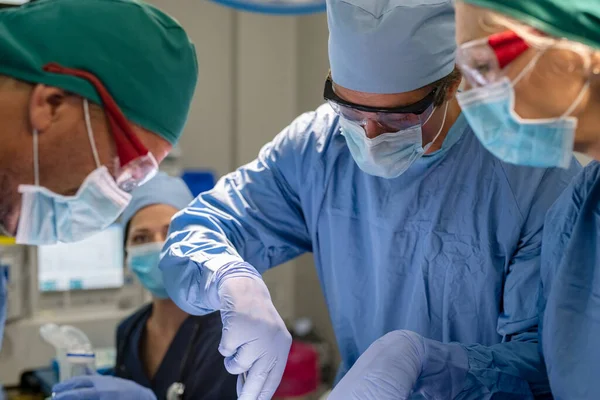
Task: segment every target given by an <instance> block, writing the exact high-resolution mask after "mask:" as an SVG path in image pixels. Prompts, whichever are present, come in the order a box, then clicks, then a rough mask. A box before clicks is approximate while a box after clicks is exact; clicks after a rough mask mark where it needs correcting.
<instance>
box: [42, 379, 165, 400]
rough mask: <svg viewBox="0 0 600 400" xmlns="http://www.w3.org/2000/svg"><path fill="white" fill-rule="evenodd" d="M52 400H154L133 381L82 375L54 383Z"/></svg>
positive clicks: (148, 392)
mask: <svg viewBox="0 0 600 400" xmlns="http://www.w3.org/2000/svg"><path fill="white" fill-rule="evenodd" d="M52 399H53V400H156V396H155V395H154V393H153V392H152V391H151V390H150V389H148V388H145V387H143V386H140V385H138V384H137V383H135V382H133V381H128V380H126V379H121V378H115V377H114V376H102V375H84V376H77V377H75V378H71V379H68V380H66V381H64V382H61V383H58V384H56V385H54V387H53V388H52Z"/></svg>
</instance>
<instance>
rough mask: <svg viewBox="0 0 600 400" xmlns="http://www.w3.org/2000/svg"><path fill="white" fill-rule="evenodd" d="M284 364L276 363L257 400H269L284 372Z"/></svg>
mask: <svg viewBox="0 0 600 400" xmlns="http://www.w3.org/2000/svg"><path fill="white" fill-rule="evenodd" d="M285 364H286V363H285V362H278V363H277V364H276V365H275V366H274V367H273V369H272V370H271V372H270V373H269V376H268V377H267V380H266V381H265V384H264V385H263V388H262V391H261V392H260V395H259V396H258V399H257V400H270V399H271V398H272V397H273V395H274V394H275V391H276V390H277V388H278V387H279V384H280V383H281V378H282V377H283V371H284V370H285Z"/></svg>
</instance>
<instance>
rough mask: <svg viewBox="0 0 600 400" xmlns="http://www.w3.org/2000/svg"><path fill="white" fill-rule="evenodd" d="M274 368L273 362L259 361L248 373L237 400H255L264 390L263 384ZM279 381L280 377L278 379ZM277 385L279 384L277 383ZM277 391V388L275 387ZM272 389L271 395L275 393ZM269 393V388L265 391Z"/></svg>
mask: <svg viewBox="0 0 600 400" xmlns="http://www.w3.org/2000/svg"><path fill="white" fill-rule="evenodd" d="M274 366H275V364H274V362H273V361H266V360H264V359H260V360H258V361H257V362H255V363H254V365H252V367H251V368H250V370H249V371H248V377H247V379H246V383H244V387H243V388H242V393H241V394H240V396H239V397H238V400H256V399H258V398H259V397H260V395H261V393H262V392H263V390H264V386H265V383H266V382H267V379H268V378H269V375H270V374H271V371H272V370H273V367H274ZM279 378H280V379H281V377H279ZM278 384H279V383H278ZM275 389H277V387H275ZM275 389H273V393H275ZM267 391H269V392H270V388H269V389H268V390H267ZM269 398H270V397H269Z"/></svg>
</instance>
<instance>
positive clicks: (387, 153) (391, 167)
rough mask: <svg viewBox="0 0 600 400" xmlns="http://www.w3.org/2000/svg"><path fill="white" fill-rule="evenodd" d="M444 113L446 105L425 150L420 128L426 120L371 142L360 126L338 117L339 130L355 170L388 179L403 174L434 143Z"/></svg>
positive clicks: (441, 127) (438, 134) (440, 131)
mask: <svg viewBox="0 0 600 400" xmlns="http://www.w3.org/2000/svg"><path fill="white" fill-rule="evenodd" d="M447 112H448V103H446V108H445V111H444V119H443V121H442V125H441V126H440V130H439V132H438V133H437V135H436V136H435V138H434V139H433V140H432V141H431V142H430V143H429V144H427V145H426V146H425V147H423V133H422V126H424V125H425V124H426V123H427V122H428V121H429V119H427V121H425V122H424V123H423V125H416V126H413V127H412V128H409V129H405V130H402V131H398V132H392V133H384V134H382V135H379V136H377V137H375V138H373V139H370V138H368V137H367V135H366V133H365V130H364V128H363V127H362V126H361V125H359V124H357V123H355V122H352V121H348V120H347V119H345V118H344V117H342V116H340V127H341V131H342V135H343V136H344V137H345V138H346V143H347V144H348V148H349V149H350V154H352V158H353V159H354V161H355V162H356V163H357V164H358V167H359V168H360V169H361V170H362V171H364V172H366V173H367V174H369V175H374V176H379V177H381V178H386V179H392V178H397V177H399V176H400V175H402V174H403V173H404V172H406V170H408V169H409V168H410V166H411V165H412V164H413V163H414V162H415V161H417V160H418V159H419V158H421V157H422V156H423V154H425V152H427V150H428V149H429V148H430V147H431V145H432V144H433V143H434V142H435V141H436V140H437V138H438V137H439V136H440V134H441V133H442V129H443V127H444V123H445V122H446V113H447ZM431 115H433V113H431ZM430 118H431V116H430Z"/></svg>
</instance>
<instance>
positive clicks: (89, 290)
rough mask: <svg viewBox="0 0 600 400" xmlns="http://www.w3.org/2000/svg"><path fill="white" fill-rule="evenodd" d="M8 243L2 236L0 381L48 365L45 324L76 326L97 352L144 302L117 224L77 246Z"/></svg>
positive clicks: (50, 351)
mask: <svg viewBox="0 0 600 400" xmlns="http://www.w3.org/2000/svg"><path fill="white" fill-rule="evenodd" d="M2 243H4V244H2ZM13 243H14V240H12V241H11V240H10V239H6V240H4V242H2V241H0V264H2V265H5V266H7V267H8V275H9V282H8V324H7V326H6V330H5V337H4V345H3V348H2V351H1V352H0V382H2V383H3V384H4V385H9V386H10V385H17V384H18V383H19V380H20V376H21V374H22V373H23V372H25V371H28V370H34V369H37V368H40V367H44V366H48V365H49V364H50V360H51V359H53V358H55V357H56V351H55V350H54V347H51V346H48V345H47V344H46V343H45V342H44V340H43V339H42V338H41V337H40V328H41V327H42V326H43V325H45V324H47V323H49V322H52V323H55V324H57V325H71V326H73V327H76V328H78V329H80V330H81V331H82V332H84V333H85V334H86V335H87V336H88V337H89V341H90V343H92V344H93V345H94V348H95V349H106V350H107V351H110V349H111V348H112V349H113V350H112V353H113V354H114V347H115V330H116V327H117V325H118V324H119V323H120V322H121V321H122V320H123V319H125V318H126V317H127V316H128V315H130V314H131V313H132V312H133V311H134V310H136V309H137V308H139V306H140V305H141V304H143V303H144V302H145V301H147V300H148V299H149V297H148V294H147V292H146V291H145V290H143V288H142V286H141V285H140V284H139V283H138V282H137V280H136V279H135V278H134V277H133V275H132V273H131V272H130V271H128V270H127V269H126V268H124V266H123V264H124V261H123V233H122V227H121V226H120V225H114V226H111V227H109V228H108V229H107V230H106V231H104V232H101V233H99V234H97V235H94V236H92V237H90V238H88V239H86V240H84V241H82V242H79V243H69V244H64V243H60V244H57V245H52V246H44V247H39V248H37V247H27V246H21V245H15V244H13ZM98 356H99V354H96V358H98ZM103 363H104V366H106V365H105V364H106V361H103ZM112 365H114V359H113V362H112Z"/></svg>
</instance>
